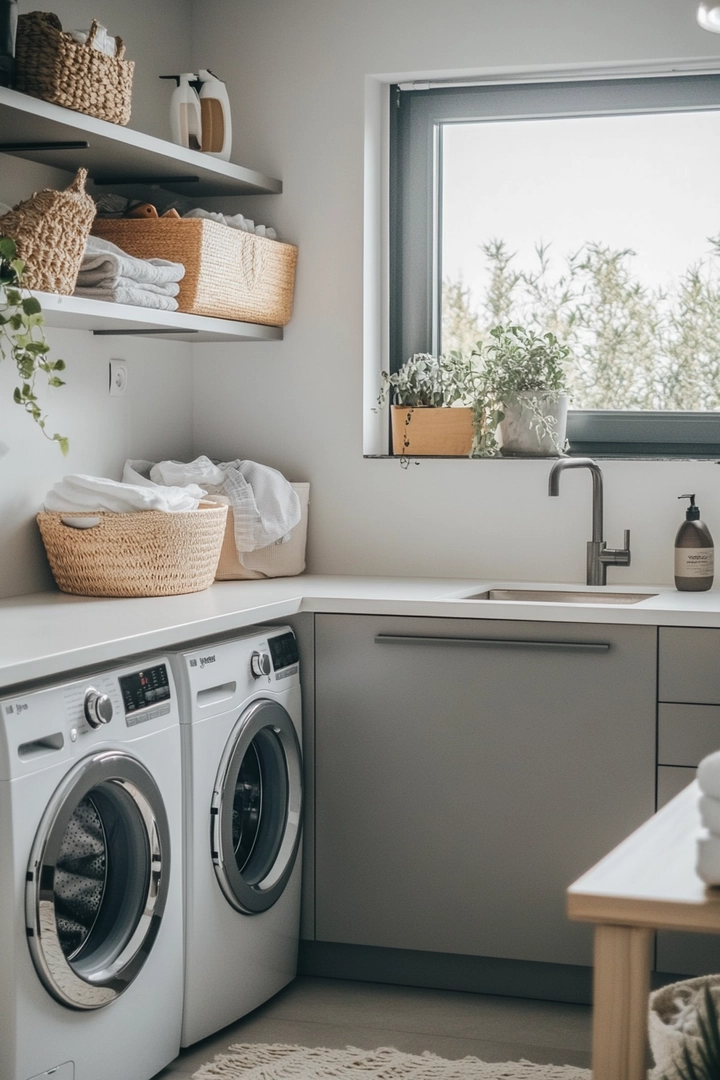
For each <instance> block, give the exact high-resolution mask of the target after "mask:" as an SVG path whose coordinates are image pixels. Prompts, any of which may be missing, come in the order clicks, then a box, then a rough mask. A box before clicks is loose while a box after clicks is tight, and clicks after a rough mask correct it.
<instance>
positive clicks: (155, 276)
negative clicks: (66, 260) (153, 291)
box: [78, 236, 185, 287]
mask: <svg viewBox="0 0 720 1080" xmlns="http://www.w3.org/2000/svg"><path fill="white" fill-rule="evenodd" d="M78 276H82V283H83V286H84V287H87V286H88V285H97V284H98V283H99V282H103V283H105V282H106V279H108V278H109V279H111V280H112V283H113V284H117V279H118V278H130V279H131V280H132V281H134V282H150V283H151V284H154V285H162V284H163V282H167V281H181V280H182V278H183V277H184V276H185V267H184V266H183V264H182V263H177V262H169V261H168V260H167V259H136V258H135V257H134V256H132V255H128V253H127V252H126V251H123V250H122V248H119V247H118V246H117V244H113V243H111V242H110V241H109V240H103V239H101V237H99V236H88V238H87V241H86V243H85V254H84V256H83V260H82V263H81V265H80V274H79V275H78Z"/></svg>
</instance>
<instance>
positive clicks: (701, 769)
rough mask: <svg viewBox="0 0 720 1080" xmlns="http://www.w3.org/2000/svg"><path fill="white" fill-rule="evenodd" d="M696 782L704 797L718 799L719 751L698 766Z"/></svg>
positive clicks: (719, 785)
mask: <svg viewBox="0 0 720 1080" xmlns="http://www.w3.org/2000/svg"><path fill="white" fill-rule="evenodd" d="M697 782H698V786H699V788H700V790H701V791H702V793H703V794H704V795H712V797H713V799H720V750H716V751H715V753H714V754H708V756H707V757H704V758H703V759H702V761H701V762H700V764H699V765H698V771H697Z"/></svg>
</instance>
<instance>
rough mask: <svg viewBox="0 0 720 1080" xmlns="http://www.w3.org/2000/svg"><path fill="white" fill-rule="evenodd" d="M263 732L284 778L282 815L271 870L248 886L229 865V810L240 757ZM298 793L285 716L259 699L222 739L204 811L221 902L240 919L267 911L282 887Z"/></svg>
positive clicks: (298, 816) (297, 762)
mask: <svg viewBox="0 0 720 1080" xmlns="http://www.w3.org/2000/svg"><path fill="white" fill-rule="evenodd" d="M265 731H267V732H271V733H272V736H273V737H274V738H275V739H276V740H277V743H278V744H279V747H280V749H281V750H282V756H283V762H284V766H285V774H286V777H287V811H286V815H285V823H284V829H283V833H282V838H281V840H280V843H279V845H278V851H277V854H276V856H275V858H274V861H273V863H272V866H271V867H270V868H269V870H268V871H267V873H266V874H265V876H264V877H263V878H262V880H261V881H259V882H258V883H257V884H248V882H247V881H245V879H244V877H243V875H242V873H241V871H240V869H239V868H238V866H237V863H236V861H235V851H234V847H233V842H232V813H231V808H232V804H233V797H234V792H235V784H236V780H237V775H238V772H239V770H240V766H241V764H242V761H243V758H244V757H245V755H246V753H247V752H248V750H249V749H250V747H251V745H252V743H253V740H254V739H255V738H256V736H257V735H259V734H261V733H263V732H265ZM302 795H303V788H302V752H301V750H300V742H299V740H298V737H297V732H296V730H295V725H294V723H293V721H292V718H291V717H290V714H289V713H288V712H287V711H286V710H285V709H284V708H283V707H282V706H281V705H279V704H278V703H277V702H275V701H271V700H269V699H266V698H263V699H261V700H259V701H256V702H254V703H253V704H252V705H250V706H249V707H248V708H247V709H246V710H245V712H244V713H243V714H242V716H241V717H240V719H239V720H238V722H237V724H236V725H235V727H234V729H233V731H232V734H231V736H230V738H229V739H228V741H227V744H226V746H225V750H224V752H223V756H222V758H221V761H220V768H219V769H218V775H217V779H216V781H215V788H214V791H213V798H212V805H211V810H210V826H211V854H212V861H213V867H214V870H215V875H216V877H217V880H218V883H219V885H220V888H221V889H222V891H223V893H224V895H225V898H226V899H227V900H228V902H229V903H230V904H231V905H232V906H233V907H234V908H235V909H236V910H237V911H240V912H242V913H243V914H244V915H257V914H259V913H261V912H263V911H267V910H268V908H271V907H272V906H273V904H275V903H276V902H277V901H278V900H279V899H280V897H281V895H282V893H283V891H284V889H285V886H286V885H287V883H288V880H289V878H290V875H291V873H292V871H293V867H294V865H295V860H296V858H297V852H298V847H299V845H300V836H301V832H302ZM265 797H267V793H266V795H265ZM229 808H230V809H229Z"/></svg>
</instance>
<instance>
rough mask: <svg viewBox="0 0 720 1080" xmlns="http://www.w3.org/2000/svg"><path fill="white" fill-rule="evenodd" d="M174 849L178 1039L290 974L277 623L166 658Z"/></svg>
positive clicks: (207, 1029) (253, 1001) (288, 637)
mask: <svg viewBox="0 0 720 1080" xmlns="http://www.w3.org/2000/svg"><path fill="white" fill-rule="evenodd" d="M173 664H174V667H175V672H176V679H177V683H178V686H179V688H180V702H181V713H180V720H181V741H182V759H183V800H184V809H183V819H184V855H185V864H184V869H185V891H184V897H185V994H184V1010H183V1026H182V1045H183V1046H189V1045H191V1044H192V1043H195V1042H197V1041H198V1040H199V1039H203V1038H205V1037H206V1036H207V1035H210V1034H211V1033H212V1032H214V1031H217V1030H219V1029H220V1028H222V1027H225V1026H226V1025H227V1024H230V1023H232V1022H233V1021H235V1020H237V1019H239V1018H240V1017H241V1016H244V1015H245V1014H246V1013H248V1012H250V1011H251V1010H252V1009H255V1008H257V1006H258V1005H261V1004H262V1003H263V1002H264V1001H267V1000H268V998H270V997H272V996H273V994H276V993H277V992H278V990H281V989H282V987H283V986H285V985H287V983H289V982H290V981H291V980H292V979H293V978H294V977H295V974H296V971H297V952H298V940H299V930H300V871H301V867H300V863H301V859H300V846H301V829H302V816H301V815H302V789H303V782H302V750H301V741H302V721H301V706H302V703H301V693H300V676H299V657H298V648H297V642H296V640H295V635H294V634H293V632H292V630H291V629H290V628H289V627H257V626H256V627H253V628H251V629H249V630H248V631H247V632H246V633H245V634H243V635H242V636H241V637H238V638H234V639H232V640H230V641H222V642H215V643H211V644H203V645H200V646H198V647H196V648H190V649H188V650H186V651H183V652H182V653H178V654H176V656H175V657H174V658H173Z"/></svg>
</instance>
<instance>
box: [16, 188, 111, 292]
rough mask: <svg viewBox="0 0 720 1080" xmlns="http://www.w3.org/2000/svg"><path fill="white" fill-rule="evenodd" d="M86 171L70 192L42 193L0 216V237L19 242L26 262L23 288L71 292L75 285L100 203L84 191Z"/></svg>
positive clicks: (20, 253)
mask: <svg viewBox="0 0 720 1080" xmlns="http://www.w3.org/2000/svg"><path fill="white" fill-rule="evenodd" d="M86 178H87V169H79V170H78V173H77V176H76V177H75V179H74V180H73V182H72V184H70V187H68V188H66V189H65V191H52V190H51V189H49V188H48V189H46V190H45V191H37V192H36V193H35V194H34V195H33V196H32V198H30V199H26V200H25V202H21V203H20V204H19V205H18V206H16V207H15V209H14V210H11V211H10V213H9V214H5V215H4V216H3V217H0V235H2V236H9V237H10V238H11V239H12V240H14V241H15V244H16V246H17V253H18V257H19V258H21V259H22V260H23V262H24V263H25V270H24V272H23V287H25V288H28V289H39V290H40V291H41V292H53V293H61V294H62V295H64V296H69V295H70V294H71V293H72V291H73V289H74V288H75V282H76V280H77V276H78V271H79V269H80V264H81V262H82V258H83V255H84V253H85V241H86V240H87V238H88V234H89V232H90V226H91V225H92V222H93V218H94V217H95V203H94V201H93V200H92V198H91V197H90V196H89V195H88V194H87V193H86V192H85V180H86Z"/></svg>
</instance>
